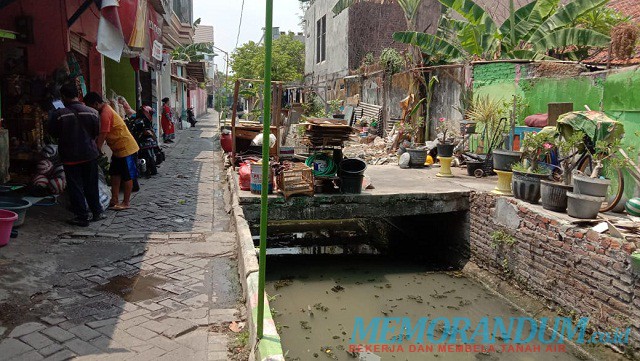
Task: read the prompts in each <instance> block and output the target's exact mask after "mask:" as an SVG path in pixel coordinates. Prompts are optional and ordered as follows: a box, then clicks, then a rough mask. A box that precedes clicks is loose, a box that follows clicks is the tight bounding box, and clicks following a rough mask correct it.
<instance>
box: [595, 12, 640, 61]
mask: <svg viewBox="0 0 640 361" xmlns="http://www.w3.org/2000/svg"><path fill="white" fill-rule="evenodd" d="M607 6H608V7H610V8H612V9H615V10H617V11H619V12H620V13H621V14H622V15H624V16H629V17H631V19H632V21H633V22H635V23H640V0H610V1H609V3H608V4H607ZM608 61H609V49H601V50H597V51H596V52H595V53H594V54H593V55H591V56H590V57H589V58H588V59H587V60H585V61H584V62H585V63H587V64H607V62H608ZM611 64H612V65H616V66H620V65H638V64H640V45H639V46H637V47H636V51H635V54H634V55H633V56H632V57H631V59H628V60H619V59H612V60H611Z"/></svg>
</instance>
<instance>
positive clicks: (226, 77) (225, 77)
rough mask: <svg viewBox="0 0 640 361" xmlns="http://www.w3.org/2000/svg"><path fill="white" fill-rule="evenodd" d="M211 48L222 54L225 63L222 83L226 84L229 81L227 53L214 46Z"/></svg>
mask: <svg viewBox="0 0 640 361" xmlns="http://www.w3.org/2000/svg"><path fill="white" fill-rule="evenodd" d="M213 48H214V49H217V50H218V51H220V52H221V53H224V57H225V63H226V64H227V66H226V71H225V75H224V83H225V84H227V81H229V53H228V52H226V51H224V50H222V49H220V48H219V47H217V46H215V45H213Z"/></svg>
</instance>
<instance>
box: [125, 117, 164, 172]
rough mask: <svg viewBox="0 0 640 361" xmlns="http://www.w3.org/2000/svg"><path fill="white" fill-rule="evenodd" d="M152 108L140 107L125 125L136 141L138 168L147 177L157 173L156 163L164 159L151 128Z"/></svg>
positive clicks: (158, 163)
mask: <svg viewBox="0 0 640 361" xmlns="http://www.w3.org/2000/svg"><path fill="white" fill-rule="evenodd" d="M152 116H153V109H152V108H151V107H149V106H144V107H142V108H141V109H140V110H139V111H138V113H136V114H133V115H131V116H130V117H129V118H128V119H127V127H128V128H129V131H130V132H131V135H133V138H134V139H135V140H136V142H137V143H138V147H139V148H140V150H139V151H138V169H139V170H140V173H141V174H144V175H145V176H147V177H150V176H152V175H156V174H158V167H157V166H158V165H160V164H161V163H162V162H163V161H164V160H165V154H164V152H163V151H162V148H160V146H159V145H158V139H157V138H156V134H155V132H154V130H153V126H152V123H151V117H152Z"/></svg>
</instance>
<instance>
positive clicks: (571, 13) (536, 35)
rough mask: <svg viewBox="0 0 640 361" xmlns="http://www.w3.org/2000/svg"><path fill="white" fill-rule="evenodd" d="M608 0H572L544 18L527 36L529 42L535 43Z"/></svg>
mask: <svg viewBox="0 0 640 361" xmlns="http://www.w3.org/2000/svg"><path fill="white" fill-rule="evenodd" d="M607 1H608V0H574V1H572V2H570V3H569V4H567V5H565V6H563V7H561V8H559V9H558V10H557V11H556V12H555V13H554V14H553V15H551V17H549V18H548V19H546V20H545V21H544V22H543V23H542V24H540V26H539V27H538V28H537V29H536V30H535V31H534V32H533V34H532V35H531V37H530V38H529V42H530V43H537V42H538V41H540V39H542V38H544V37H545V36H547V35H548V34H549V33H551V32H553V31H554V30H557V29H560V28H563V27H565V26H567V25H570V24H572V23H573V22H574V21H575V20H576V19H577V18H579V17H580V16H582V15H583V14H585V13H587V12H589V11H591V10H593V9H594V8H596V7H598V6H600V5H602V4H604V3H606V2H607Z"/></svg>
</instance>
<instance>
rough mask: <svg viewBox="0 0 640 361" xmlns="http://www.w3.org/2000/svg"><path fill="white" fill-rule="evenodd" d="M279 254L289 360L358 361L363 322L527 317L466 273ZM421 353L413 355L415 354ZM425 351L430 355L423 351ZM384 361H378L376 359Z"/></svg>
mask: <svg viewBox="0 0 640 361" xmlns="http://www.w3.org/2000/svg"><path fill="white" fill-rule="evenodd" d="M354 257H355V256H349V257H336V256H317V257H312V256H279V257H270V258H269V259H268V267H267V269H268V274H267V293H268V294H269V295H270V296H271V297H272V298H271V308H272V309H273V310H275V316H274V318H275V321H276V324H277V326H278V327H279V328H280V335H281V337H282V346H283V350H284V352H285V354H286V359H287V360H303V361H306V360H315V359H319V360H331V359H333V360H354V359H357V358H354V357H353V356H352V355H349V353H348V352H347V351H348V350H349V343H350V342H349V341H350V338H351V334H352V332H353V329H354V323H355V319H354V318H355V317H356V316H359V317H362V318H363V319H364V320H365V322H368V321H369V320H371V319H372V318H373V317H404V316H407V317H411V319H412V320H414V321H415V320H417V319H418V318H420V317H429V319H432V318H435V317H447V318H449V319H452V318H454V317H469V318H470V319H471V321H472V325H476V324H477V322H478V321H479V320H480V319H481V318H482V317H489V318H492V317H504V318H508V317H520V316H524V315H523V314H520V313H519V312H518V310H516V309H515V308H513V307H511V306H510V305H509V304H508V303H506V302H505V301H503V300H501V299H500V298H498V297H496V296H495V295H493V294H491V293H489V292H488V291H487V290H486V289H484V288H483V286H481V285H479V284H477V283H475V282H473V281H471V280H469V279H466V278H464V277H462V276H461V274H459V273H445V272H431V271H430V270H429V268H427V267H425V266H421V265H416V264H406V263H398V262H394V261H391V260H389V259H387V258H386V257H384V256H372V257H356V258H354ZM402 345H403V346H404V347H403V348H404V352H394V353H389V352H385V353H382V352H378V353H376V354H377V355H378V356H380V357H381V359H382V360H491V361H494V360H578V358H576V357H574V356H573V355H571V354H569V353H566V352H544V351H545V346H543V345H541V344H540V343H536V342H532V343H531V344H530V345H531V346H541V350H542V351H543V352H542V353H531V352H530V353H523V352H519V353H516V352H503V351H502V349H501V343H500V342H498V343H497V344H496V350H495V352H488V353H483V352H473V351H471V352H462V353H452V352H438V350H437V346H434V351H433V352H424V351H425V350H409V347H410V345H412V343H411V342H408V341H405V342H404V343H403V344H402ZM410 351H413V352H410ZM416 351H422V352H416ZM376 359H377V358H372V360H376Z"/></svg>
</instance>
